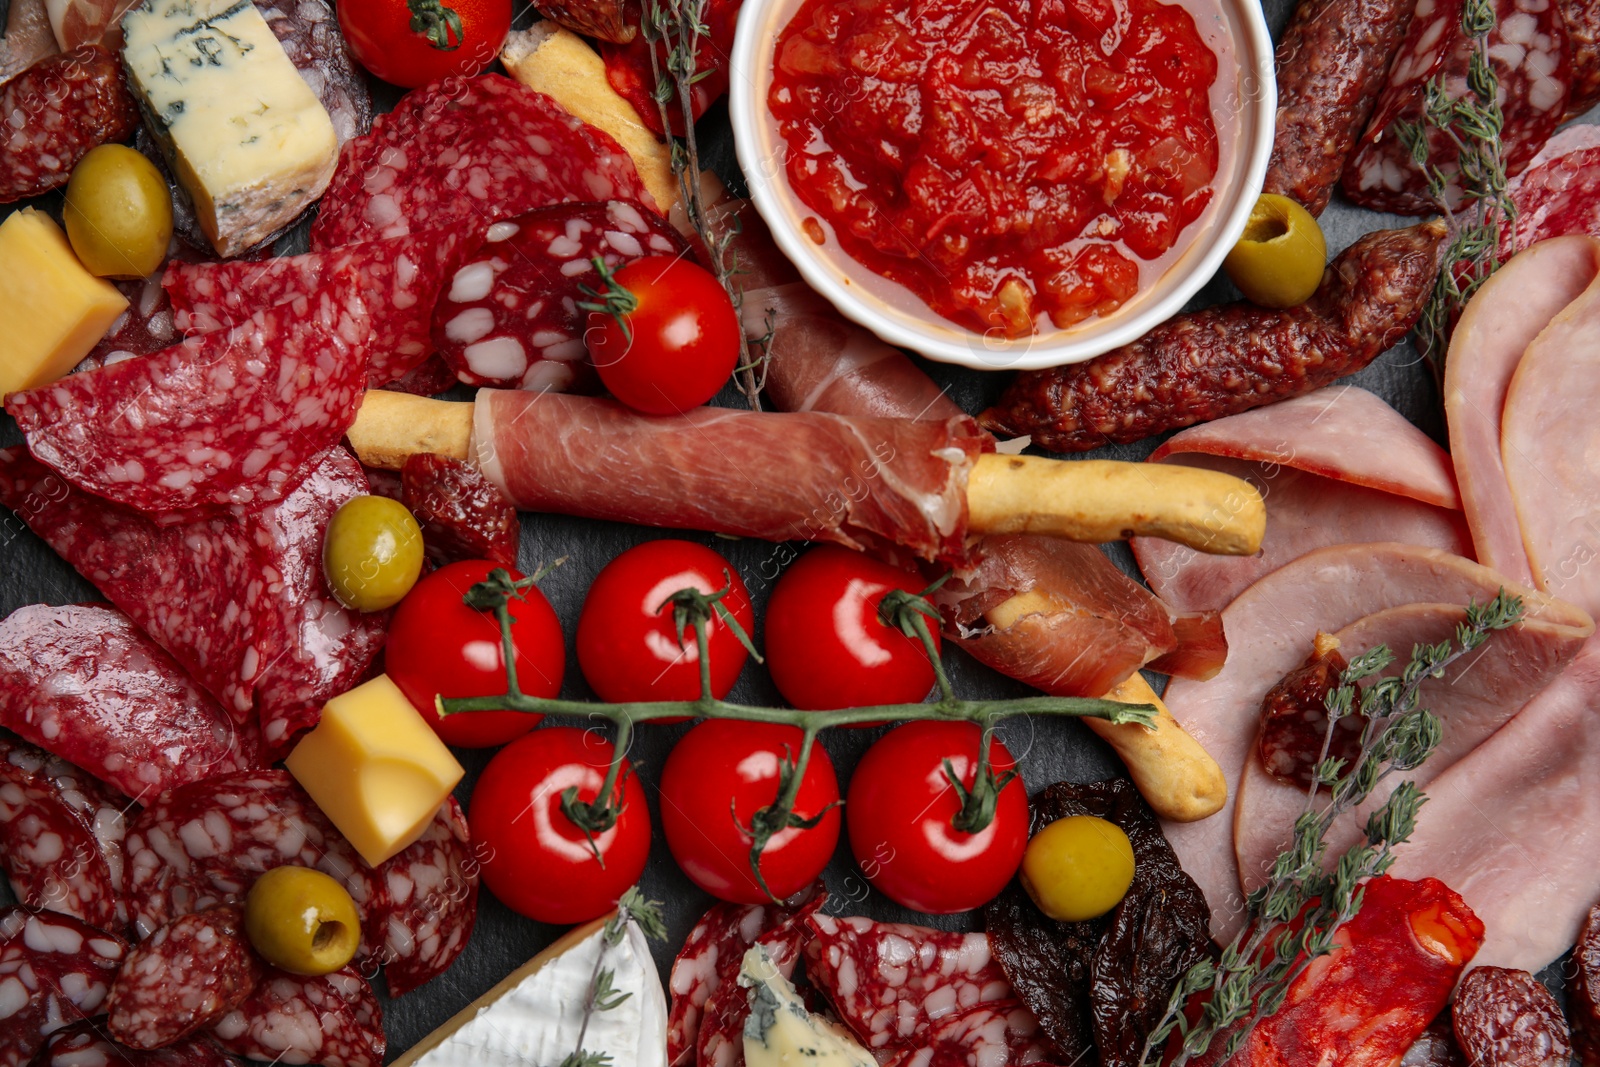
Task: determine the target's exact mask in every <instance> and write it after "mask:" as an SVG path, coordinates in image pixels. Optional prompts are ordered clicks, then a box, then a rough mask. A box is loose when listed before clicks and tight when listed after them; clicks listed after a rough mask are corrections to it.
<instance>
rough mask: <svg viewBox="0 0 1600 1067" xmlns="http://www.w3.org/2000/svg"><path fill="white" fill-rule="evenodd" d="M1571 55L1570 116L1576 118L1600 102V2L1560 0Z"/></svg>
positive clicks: (1568, 108) (1592, 0) (1591, 0)
mask: <svg viewBox="0 0 1600 1067" xmlns="http://www.w3.org/2000/svg"><path fill="white" fill-rule="evenodd" d="M1561 14H1562V18H1563V20H1564V21H1565V22H1566V24H1567V42H1568V48H1569V55H1570V58H1571V67H1570V71H1571V74H1570V76H1571V78H1572V99H1571V100H1569V101H1567V117H1568V118H1576V117H1577V116H1579V115H1582V114H1583V113H1584V112H1586V111H1588V110H1589V109H1590V108H1592V107H1594V106H1595V105H1596V104H1600V4H1597V3H1595V2H1594V0H1561Z"/></svg>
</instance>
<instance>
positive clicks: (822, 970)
mask: <svg viewBox="0 0 1600 1067" xmlns="http://www.w3.org/2000/svg"><path fill="white" fill-rule="evenodd" d="M806 926H807V927H808V929H809V930H810V932H811V935H812V936H811V937H810V939H809V940H808V941H807V942H806V946H805V953H806V974H807V976H809V977H810V979H811V981H812V982H813V983H814V984H815V985H816V986H817V988H818V989H820V990H822V992H823V994H824V995H826V996H827V998H828V1001H829V1002H830V1003H831V1004H832V1005H833V1008H834V1010H835V1011H836V1012H838V1013H839V1018H840V1019H841V1020H842V1021H843V1022H844V1024H845V1025H846V1026H848V1027H849V1028H850V1029H851V1030H853V1031H854V1032H855V1034H856V1036H857V1037H858V1038H859V1039H860V1040H861V1042H862V1043H863V1044H864V1045H866V1046H867V1048H869V1049H871V1050H872V1051H873V1052H874V1053H877V1052H880V1051H883V1050H893V1049H901V1048H916V1047H919V1045H920V1044H921V1042H922V1041H923V1040H924V1039H925V1038H927V1037H928V1036H929V1035H930V1034H932V1033H933V1031H934V1029H935V1027H936V1026H938V1025H939V1024H941V1023H942V1022H943V1021H944V1020H945V1019H947V1018H950V1017H951V1016H954V1015H958V1014H960V1013H962V1012H966V1011H970V1010H972V1009H974V1008H977V1007H980V1006H982V1005H994V1004H999V1005H1001V1006H1008V1005H1010V1004H1014V1003H1015V1002H1016V994H1015V993H1014V992H1013V991H1012V988H1011V983H1010V982H1009V981H1008V980H1007V979H1006V975H1005V971H1004V970H1002V969H1001V967H1000V962H999V961H998V960H996V959H995V958H994V956H993V955H992V954H991V952H990V949H989V935H988V934H984V933H968V934H964V933H953V932H949V931H945V930H930V929H928V928H927V927H923V926H909V925H906V924H903V923H880V922H874V921H872V920H871V919H866V918H861V917H859V916H851V917H846V918H837V919H836V918H834V917H832V916H829V915H813V916H811V917H810V918H808V919H807V920H806Z"/></svg>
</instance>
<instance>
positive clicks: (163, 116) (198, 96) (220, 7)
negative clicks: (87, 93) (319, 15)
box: [122, 0, 339, 256]
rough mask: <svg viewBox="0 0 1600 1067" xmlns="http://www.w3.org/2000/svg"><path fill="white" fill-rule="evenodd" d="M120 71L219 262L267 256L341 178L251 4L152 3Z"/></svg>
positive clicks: (330, 145) (131, 18) (283, 57)
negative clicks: (279, 234)
mask: <svg viewBox="0 0 1600 1067" xmlns="http://www.w3.org/2000/svg"><path fill="white" fill-rule="evenodd" d="M122 31H123V37H124V40H125V43H124V45H123V48H122V58H123V62H124V64H125V65H126V67H127V70H128V77H129V80H130V81H131V82H132V84H133V87H134V89H135V91H136V92H137V94H138V97H139V102H140V106H141V107H142V108H143V110H144V113H145V117H146V119H147V120H148V122H149V125H150V128H151V131H152V132H153V133H154V134H155V135H156V137H157V140H158V141H159V142H160V143H161V147H162V151H163V152H164V153H165V155H166V157H167V162H168V163H169V164H171V166H172V173H173V175H174V176H175V177H176V178H177V180H178V183H179V184H180V185H182V186H183V188H184V190H185V191H186V192H187V193H188V194H189V197H190V199H191V200H193V201H194V208H195V214H196V215H197V216H198V218H199V220H200V226H201V228H202V229H203V230H205V233H206V236H207V237H208V238H210V239H211V243H212V245H213V246H214V247H215V248H216V250H217V252H218V254H220V255H223V256H232V255H237V254H238V253H240V252H243V251H245V250H246V249H248V248H250V247H252V246H253V245H256V244H259V243H260V242H261V241H263V240H265V239H266V238H267V237H270V236H271V235H272V234H273V233H275V232H276V231H277V230H279V229H281V228H283V227H284V226H286V225H287V224H288V223H290V222H291V221H293V220H294V218H295V216H297V215H299V214H300V212H302V211H304V210H305V209H306V208H307V207H309V206H310V205H311V204H312V203H313V202H314V201H315V200H316V199H317V198H318V197H319V196H321V195H322V193H323V190H325V189H326V188H327V187H328V182H329V181H330V180H331V179H332V178H333V169H334V165H335V164H336V163H337V162H338V157H339V146H338V140H337V138H336V137H335V135H334V130H333V120H332V119H330V118H329V117H328V111H327V109H326V108H324V107H323V106H322V103H321V101H319V100H318V99H317V97H316V94H314V93H313V92H312V91H311V87H310V86H309V85H307V84H306V82H305V79H304V78H302V77H301V76H300V72H299V71H298V70H296V69H295V65H294V63H293V62H292V61H291V60H290V59H289V56H288V55H287V54H286V53H285V52H284V50H283V46H282V45H281V44H279V43H278V38H277V37H276V36H274V35H273V32H272V29H271V27H269V26H268V25H267V20H266V19H265V18H263V17H262V15H261V12H259V11H257V10H256V8H255V5H254V4H252V3H250V0H145V2H144V3H142V4H140V5H139V6H138V7H136V8H134V9H133V10H132V11H129V12H128V14H127V15H126V16H124V18H123V20H122Z"/></svg>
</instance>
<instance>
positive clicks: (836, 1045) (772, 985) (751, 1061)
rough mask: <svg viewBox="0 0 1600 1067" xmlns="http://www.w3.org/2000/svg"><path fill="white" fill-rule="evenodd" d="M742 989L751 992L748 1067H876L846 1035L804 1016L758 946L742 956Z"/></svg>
mask: <svg viewBox="0 0 1600 1067" xmlns="http://www.w3.org/2000/svg"><path fill="white" fill-rule="evenodd" d="M739 984H740V985H741V986H744V987H745V988H747V989H749V990H750V1015H749V1017H748V1018H746V1019H745V1022H744V1062H745V1064H746V1067H802V1065H804V1067H878V1061H877V1060H875V1059H873V1057H872V1053H870V1052H868V1051H867V1050H866V1049H864V1048H862V1047H861V1046H860V1045H859V1044H857V1043H856V1042H855V1041H853V1040H852V1039H851V1038H850V1036H849V1035H848V1034H846V1033H845V1032H844V1030H842V1029H841V1028H839V1027H837V1026H835V1025H834V1024H833V1023H830V1022H829V1021H828V1020H826V1019H824V1018H822V1017H821V1016H820V1015H813V1014H811V1012H809V1011H807V1010H806V1006H805V1003H804V1002H803V1001H801V999H800V997H799V996H798V995H797V994H796V993H795V991H794V986H793V985H791V984H790V983H789V980H788V979H787V978H785V977H784V976H783V974H782V973H781V972H780V971H779V970H778V968H777V967H776V966H774V965H773V962H772V959H771V957H769V956H768V955H767V950H766V949H764V948H762V947H761V945H760V944H756V945H753V946H751V948H750V950H749V951H748V952H746V953H745V954H744V961H743V963H742V964H741V966H740V968H739Z"/></svg>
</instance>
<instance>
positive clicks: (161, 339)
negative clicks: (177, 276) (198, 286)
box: [73, 275, 178, 373]
mask: <svg viewBox="0 0 1600 1067" xmlns="http://www.w3.org/2000/svg"><path fill="white" fill-rule="evenodd" d="M111 284H112V285H115V286H116V287H117V289H118V290H119V291H120V292H121V293H122V295H123V296H124V297H126V298H127V300H128V310H126V311H124V312H123V313H122V314H121V315H119V316H117V321H116V322H113V323H112V324H111V329H110V330H109V331H107V333H106V335H105V336H104V337H102V338H101V339H100V341H99V343H98V344H96V345H95V346H94V348H92V349H90V350H89V354H88V355H87V356H84V357H83V360H82V362H80V363H79V364H78V365H77V366H76V367H74V368H73V370H74V371H75V372H79V373H81V372H83V371H91V370H98V369H100V368H101V367H105V366H109V365H111V364H113V363H121V362H122V361H123V360H125V359H132V358H133V357H134V356H148V355H151V354H152V353H155V352H159V351H161V350H162V349H163V348H169V347H171V346H172V345H174V344H176V343H177V341H178V327H177V326H176V325H175V324H174V322H173V320H172V301H170V300H168V299H167V293H166V290H165V289H163V288H161V276H160V275H156V276H155V277H153V278H137V279H134V280H132V281H113V282H112V283H111Z"/></svg>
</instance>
